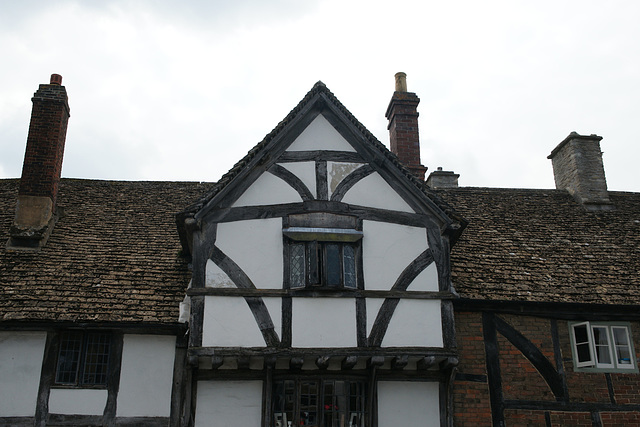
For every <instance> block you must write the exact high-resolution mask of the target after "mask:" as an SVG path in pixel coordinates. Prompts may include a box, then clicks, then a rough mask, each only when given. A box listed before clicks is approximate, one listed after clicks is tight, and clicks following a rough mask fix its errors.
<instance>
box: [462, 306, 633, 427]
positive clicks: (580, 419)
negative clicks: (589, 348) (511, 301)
mask: <svg viewBox="0 0 640 427" xmlns="http://www.w3.org/2000/svg"><path fill="white" fill-rule="evenodd" d="M492 316H495V317H497V318H498V320H499V321H504V322H506V324H507V325H508V326H507V327H506V328H507V329H509V331H510V332H509V333H510V334H512V335H510V336H507V335H509V333H505V334H503V333H501V331H502V332H504V329H505V328H504V327H503V328H502V329H501V328H498V329H497V331H498V332H497V333H496V334H495V343H494V344H495V345H492V344H491V343H490V342H489V343H488V342H485V329H486V328H487V327H488V324H487V322H493V323H491V325H495V321H492V320H491V319H495V317H492ZM455 317H456V333H457V341H458V351H459V354H460V365H459V366H458V372H457V375H456V378H455V381H454V392H453V393H454V395H453V401H454V425H456V426H473V427H478V426H480V425H483V426H484V425H492V422H493V420H495V419H496V414H494V413H493V412H492V409H493V411H495V412H499V413H501V414H499V416H498V417H497V419H502V420H503V421H504V424H505V425H507V426H509V425H513V426H520V425H543V426H546V425H552V426H564V425H572V426H582V425H584V426H599V425H602V426H621V425H625V426H627V425H630V426H638V425H640V374H637V373H600V372H598V373H587V372H575V371H574V368H573V358H572V350H571V341H570V338H569V328H568V323H567V321H566V320H552V319H549V318H542V317H533V316H519V315H507V314H496V315H494V314H490V315H485V316H484V318H483V314H482V313H480V312H456V315H455ZM488 319H489V320H488ZM491 325H489V326H491ZM489 329H490V328H489ZM631 329H632V333H633V341H634V347H635V351H636V355H635V357H636V358H638V356H639V353H638V349H639V348H640V322H631ZM514 331H515V332H514ZM517 334H521V335H522V336H523V337H524V338H526V340H528V342H529V343H531V344H533V345H534V346H535V348H537V349H538V350H539V354H541V355H543V356H544V358H546V359H547V360H548V362H550V363H551V365H552V366H553V369H554V370H555V371H554V372H555V373H556V375H558V376H559V378H561V379H562V384H563V389H564V390H566V393H567V395H564V396H563V395H562V394H563V393H564V392H563V391H562V389H561V390H560V396H556V395H555V394H554V392H553V391H552V388H551V387H550V385H549V383H548V381H546V380H545V377H544V375H543V374H541V372H539V370H538V369H537V368H536V366H534V363H532V361H531V360H530V358H531V357H533V356H531V354H529V358H527V357H526V356H525V354H523V351H521V349H520V348H518V346H516V345H515V344H514V343H513V342H512V341H516V342H518V340H517V339H515V338H513V337H514V336H515V335H517ZM554 334H555V336H556V337H557V339H555V340H554V338H553V337H554ZM520 345H521V344H520ZM521 346H522V345H521ZM492 358H493V359H492ZM491 360H493V361H494V362H495V361H497V366H498V372H499V376H498V378H494V377H492V376H491V373H490V372H491V369H488V366H489V365H490V364H491V363H492V362H491ZM494 366H495V364H494ZM490 385H491V387H493V389H490ZM492 395H493V398H494V402H491V396H492ZM612 408H614V409H615V410H612ZM492 417H493V418H492Z"/></svg>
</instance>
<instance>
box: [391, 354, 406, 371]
mask: <svg viewBox="0 0 640 427" xmlns="http://www.w3.org/2000/svg"><path fill="white" fill-rule="evenodd" d="M407 363H409V356H407V355H406V354H403V355H401V356H396V357H394V358H393V359H391V369H394V370H402V369H404V368H406V367H407Z"/></svg>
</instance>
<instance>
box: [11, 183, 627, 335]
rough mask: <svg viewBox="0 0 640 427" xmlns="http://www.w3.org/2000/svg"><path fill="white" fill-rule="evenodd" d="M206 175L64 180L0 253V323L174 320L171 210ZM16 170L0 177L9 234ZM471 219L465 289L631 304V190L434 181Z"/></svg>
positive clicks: (457, 280) (458, 253)
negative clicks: (47, 211)
mask: <svg viewBox="0 0 640 427" xmlns="http://www.w3.org/2000/svg"><path fill="white" fill-rule="evenodd" d="M211 186H212V184H201V183H194V182H137V181H134V182H126V181H96V180H81V179H62V181H61V184H60V192H59V194H58V205H59V207H61V208H62V209H63V210H64V215H63V216H62V217H61V218H60V219H59V220H58V222H57V224H56V225H55V227H54V229H53V233H52V234H51V236H50V238H49V240H48V242H47V244H46V245H45V246H44V248H43V249H42V250H40V251H39V252H24V251H20V252H9V251H7V250H5V249H4V248H3V249H2V250H1V251H0V321H5V322H6V321H39V320H40V321H76V322H78V321H81V322H85V321H86V322H132V323H144V324H168V323H175V322H176V321H177V319H178V314H179V313H178V310H179V303H180V301H182V299H183V298H184V295H185V290H186V287H187V285H188V281H189V278H190V272H189V269H188V265H187V261H186V260H185V258H184V257H182V256H180V251H181V246H180V243H179V239H178V234H177V233H176V229H175V222H174V214H175V212H177V211H180V210H181V209H182V208H183V207H184V206H188V205H189V204H190V203H191V202H192V201H193V200H197V199H198V198H199V197H200V196H201V195H202V194H205V193H206V192H207V191H210V189H211ZM17 191H18V180H17V179H7V180H0V239H4V240H3V241H6V240H7V239H8V230H9V226H10V224H11V221H12V219H13V214H14V209H15V200H16V197H17ZM435 191H436V193H437V194H438V196H439V197H441V198H442V199H443V200H446V202H447V203H449V204H451V205H452V206H454V207H455V209H456V211H457V212H459V213H460V214H462V215H463V216H464V217H465V218H466V219H467V220H468V221H469V224H468V226H467V228H466V229H465V231H464V232H463V233H462V236H461V237H460V239H459V240H458V242H457V243H456V244H455V245H454V246H453V248H452V253H451V268H452V279H453V283H454V286H455V288H456V291H457V292H458V294H459V295H460V296H461V297H462V298H464V299H476V300H489V301H536V302H574V303H591V304H619V305H630V304H639V303H640V286H639V285H640V193H623V192H611V193H610V198H611V201H612V202H613V203H614V205H615V206H616V210H614V211H602V212H587V211H585V210H584V209H583V208H582V206H581V205H580V204H578V203H577V202H575V200H574V199H573V198H572V197H571V196H570V195H569V194H568V193H567V192H565V191H562V190H521V189H503V188H470V187H465V188H454V189H446V190H444V189H443V190H435Z"/></svg>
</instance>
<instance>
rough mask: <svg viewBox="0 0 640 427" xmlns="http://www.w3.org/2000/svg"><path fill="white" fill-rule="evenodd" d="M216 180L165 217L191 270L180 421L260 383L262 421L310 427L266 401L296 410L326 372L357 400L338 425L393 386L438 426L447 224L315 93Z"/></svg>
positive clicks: (322, 91)
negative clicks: (231, 388)
mask: <svg viewBox="0 0 640 427" xmlns="http://www.w3.org/2000/svg"><path fill="white" fill-rule="evenodd" d="M221 182H222V184H218V186H217V188H215V189H214V190H213V191H212V192H211V193H210V194H209V195H207V196H205V197H204V198H203V199H202V200H201V201H200V202H198V203H197V204H196V205H194V206H192V208H189V209H187V210H185V211H184V212H182V213H181V214H179V215H178V217H177V220H178V223H179V228H180V227H181V225H180V223H181V222H182V224H183V225H182V233H183V237H184V238H185V239H186V240H187V242H186V245H185V242H184V241H183V246H184V247H185V252H186V251H189V252H190V254H191V259H192V266H193V277H192V282H191V285H190V288H189V289H188V291H187V295H188V297H189V298H190V303H191V310H190V311H191V320H190V345H189V350H188V353H189V360H190V363H191V366H192V369H193V373H192V378H193V391H192V396H191V405H192V406H191V407H192V410H191V412H192V413H193V414H195V415H194V416H195V419H196V424H197V423H198V419H202V417H204V416H205V415H201V414H203V412H200V411H201V410H199V409H198V407H199V406H201V405H203V404H204V402H205V401H207V400H208V399H209V398H210V397H207V396H209V394H210V393H213V390H214V389H216V388H217V387H224V385H223V384H225V381H227V384H231V383H228V381H230V380H233V379H236V380H240V379H241V380H242V381H245V383H244V384H245V385H246V387H248V388H252V387H254V386H253V385H252V384H254V383H255V382H256V381H257V382H258V383H260V384H262V389H263V392H262V395H263V400H262V402H263V403H262V409H261V412H260V413H261V415H260V417H261V419H262V423H263V425H265V426H275V425H278V423H279V422H280V423H281V422H282V421H283V420H284V419H287V417H288V419H289V421H295V422H296V423H298V422H309V423H312V424H310V425H313V423H314V421H313V420H312V419H314V417H316V418H317V420H316V422H317V421H319V420H320V419H323V417H329V416H330V415H329V412H326V411H324V412H323V410H319V409H318V411H317V412H318V413H317V414H315V415H308V416H306V417H307V418H304V419H303V418H301V417H303V416H302V415H301V413H302V412H304V411H300V410H299V409H300V408H297V407H296V408H297V409H295V410H294V409H293V407H288V409H287V411H289V412H287V413H285V412H286V411H285V412H283V411H284V409H283V408H284V406H282V405H281V404H280V403H276V402H279V401H280V400H281V399H283V398H285V395H284V394H282V393H285V391H283V390H284V388H286V389H287V390H289V391H287V392H286V393H292V394H290V395H289V394H287V396H288V397H287V399H293V400H296V402H298V403H297V404H296V405H302V403H301V402H302V401H301V400H299V399H302V397H301V396H303V395H304V396H306V394H305V393H311V392H310V391H309V390H310V389H308V388H309V387H312V388H313V389H314V390H315V387H320V386H322V387H325V386H326V387H337V389H336V390H338V389H342V388H343V387H346V386H347V385H348V384H347V383H342V382H338V383H335V380H334V379H331V378H330V375H329V374H328V373H329V372H334V374H335V373H341V374H340V375H343V376H344V375H352V376H353V378H354V379H353V381H355V382H354V383H353V384H352V385H349V387H351V386H353V387H355V389H357V390H360V391H359V392H358V393H362V394H358V395H357V396H354V397H353V398H354V399H356V400H358V399H361V401H362V405H363V406H359V407H358V408H359V409H358V410H357V411H353V413H354V414H355V415H353V416H354V417H355V418H354V419H353V422H354V425H358V426H360V425H374V423H376V422H377V421H376V420H377V419H378V418H377V417H378V415H377V407H378V405H383V406H384V405H388V404H391V403H390V402H391V401H393V400H394V399H395V398H393V397H391V396H393V394H394V392H392V390H396V389H397V387H401V384H402V383H404V381H406V380H407V379H411V380H412V381H419V382H421V383H423V384H424V385H423V386H420V387H423V388H424V390H425V392H426V396H430V397H428V398H427V399H430V400H431V402H432V403H431V404H430V405H431V409H433V408H434V407H435V408H436V409H437V411H438V413H441V414H442V416H441V420H442V422H443V423H445V422H446V420H447V419H449V415H448V414H450V410H449V406H450V399H449V397H448V391H447V390H448V388H449V386H448V384H449V381H450V378H449V377H450V372H451V369H452V367H453V366H455V364H456V363H457V354H456V350H455V338H454V335H453V310H452V308H451V300H452V298H454V292H453V289H452V286H451V278H450V274H449V267H448V249H449V238H450V236H451V235H454V234H455V232H452V230H457V229H458V228H459V226H460V221H459V218H457V217H455V216H454V217H453V219H452V217H451V216H450V215H448V213H445V212H444V211H443V209H442V208H441V206H440V205H439V204H438V202H439V201H438V199H437V198H436V197H435V196H434V195H432V194H430V193H429V192H428V190H427V189H426V188H424V186H421V185H420V183H418V182H417V181H416V180H415V178H413V176H412V175H411V174H410V173H409V172H408V171H407V170H405V169H404V167H402V166H401V165H400V164H399V163H398V162H397V159H395V156H394V155H392V154H391V153H389V152H388V150H387V149H386V148H384V146H382V144H381V143H379V142H378V141H377V140H375V138H373V136H372V135H371V134H370V133H369V132H368V131H366V129H364V127H362V125H360V124H359V123H358V122H357V121H356V120H355V118H353V116H351V114H350V113H349V112H348V111H347V110H346V109H345V108H344V107H343V106H342V105H341V104H340V103H339V102H338V101H337V99H336V98H335V97H334V96H333V94H331V92H329V91H328V89H326V86H324V85H323V84H322V83H318V84H316V85H315V86H314V88H313V89H312V90H311V91H310V92H309V94H307V96H306V97H305V98H304V99H303V100H302V101H301V103H300V104H299V105H298V107H296V108H295V109H294V110H293V111H292V113H290V115H289V116H287V118H286V119H285V120H284V121H283V122H282V123H281V124H280V125H279V126H278V127H277V128H276V130H275V131H274V132H272V133H271V134H269V135H268V136H267V138H265V140H264V141H263V142H261V143H260V144H258V146H256V147H254V149H252V150H251V151H250V153H249V155H248V156H247V157H245V159H243V160H241V161H240V162H239V163H238V164H237V165H236V166H235V167H234V169H232V171H230V172H229V173H228V174H227V175H226V176H225V177H223V179H222V180H221ZM449 213H450V212H449ZM387 245H388V246H389V247H394V246H397V250H396V251H395V252H389V250H388V247H387ZM385 264H386V265H387V267H383V266H384V265H385ZM425 313H426V315H425ZM327 375H329V376H327ZM296 378H298V379H297V380H296ZM211 381H213V382H214V383H215V384H218V385H212V384H213V383H211ZM283 381H284V382H283ZM290 381H292V382H290ZM318 381H319V382H318ZM327 381H328V382H327ZM349 384H351V383H349ZM294 385H295V387H294ZM378 386H380V387H381V388H380V389H379V388H378ZM283 387H284V388H283ZM288 387H294V388H295V390H294V388H288ZM420 387H419V388H420ZM304 390H307V391H304ZM385 390H386V391H385ZM247 393H249V394H251V392H250V391H248V390H247ZM274 393H275V395H274ZM286 393H285V394H286ZM336 393H338V391H336ZM378 393H382V396H378ZM389 393H390V394H389ZM376 396H378V397H376ZM321 398H322V397H321V395H318V397H317V399H321ZM334 398H336V399H337V397H335V396H334ZM304 399H307V398H304ZM318 401H319V400H318ZM358 401H360V400H358ZM278 405H280V406H278ZM294 406H295V405H294ZM307 409H308V408H307ZM307 412H309V411H307ZM312 412H313V411H312ZM325 412H326V413H325ZM287 414H288V415H287ZM343 416H349V414H343ZM283 417H284V418H283ZM292 417H293V418H294V419H293V420H292Z"/></svg>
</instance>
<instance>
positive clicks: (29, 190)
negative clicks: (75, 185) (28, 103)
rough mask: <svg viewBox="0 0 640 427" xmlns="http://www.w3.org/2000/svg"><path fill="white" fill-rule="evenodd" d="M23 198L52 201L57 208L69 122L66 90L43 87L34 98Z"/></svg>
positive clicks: (23, 181)
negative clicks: (33, 197)
mask: <svg viewBox="0 0 640 427" xmlns="http://www.w3.org/2000/svg"><path fill="white" fill-rule="evenodd" d="M32 101H33V109H32V113H31V123H30V125H29V135H28V137H27V148H26V152H25V157H24V164H23V166H22V179H21V180H20V190H19V194H20V195H27V196H38V197H49V198H50V199H51V200H52V202H53V205H54V206H55V202H56V195H57V193H58V186H59V182H60V174H61V171H62V158H63V154H64V144H65V138H66V134H67V123H68V121H69V103H68V98H67V92H66V90H65V88H64V86H60V85H57V84H48V85H45V84H43V85H40V87H39V89H38V91H37V92H36V93H35V94H34V96H33V98H32Z"/></svg>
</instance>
